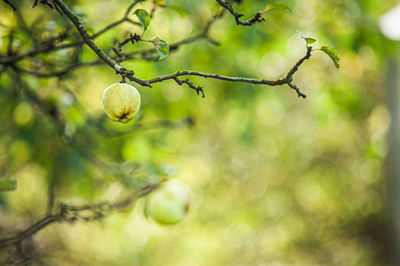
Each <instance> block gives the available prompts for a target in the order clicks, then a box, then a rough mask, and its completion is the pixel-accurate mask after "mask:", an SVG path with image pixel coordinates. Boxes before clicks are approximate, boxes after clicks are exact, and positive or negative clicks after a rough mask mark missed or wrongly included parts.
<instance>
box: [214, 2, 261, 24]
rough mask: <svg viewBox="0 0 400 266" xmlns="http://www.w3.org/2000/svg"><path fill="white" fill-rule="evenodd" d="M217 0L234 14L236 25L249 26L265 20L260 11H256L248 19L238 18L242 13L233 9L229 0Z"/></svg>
mask: <svg viewBox="0 0 400 266" xmlns="http://www.w3.org/2000/svg"><path fill="white" fill-rule="evenodd" d="M217 2H218V4H220V5H221V6H222V7H223V8H225V9H226V10H228V11H229V12H230V13H231V14H232V15H233V16H234V18H235V21H236V24H237V25H242V26H251V25H253V24H255V23H257V22H263V21H265V19H264V18H262V17H261V15H262V11H258V12H257V13H256V14H255V15H254V17H253V18H250V19H248V20H241V19H240V18H241V17H243V16H244V15H243V14H241V13H239V12H237V11H236V10H235V9H233V7H232V3H231V2H230V0H217Z"/></svg>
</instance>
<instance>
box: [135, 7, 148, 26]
mask: <svg viewBox="0 0 400 266" xmlns="http://www.w3.org/2000/svg"><path fill="white" fill-rule="evenodd" d="M134 14H135V15H136V17H137V18H138V20H139V22H140V24H142V26H143V27H144V29H145V30H146V29H147V27H149V25H150V15H149V13H147V11H146V10H144V9H137V10H136V11H135V13H134Z"/></svg>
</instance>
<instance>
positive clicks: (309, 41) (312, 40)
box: [304, 37, 317, 44]
mask: <svg viewBox="0 0 400 266" xmlns="http://www.w3.org/2000/svg"><path fill="white" fill-rule="evenodd" d="M304 40H306V43H307V44H310V43H314V42H316V41H317V40H316V39H314V38H309V37H305V38H304Z"/></svg>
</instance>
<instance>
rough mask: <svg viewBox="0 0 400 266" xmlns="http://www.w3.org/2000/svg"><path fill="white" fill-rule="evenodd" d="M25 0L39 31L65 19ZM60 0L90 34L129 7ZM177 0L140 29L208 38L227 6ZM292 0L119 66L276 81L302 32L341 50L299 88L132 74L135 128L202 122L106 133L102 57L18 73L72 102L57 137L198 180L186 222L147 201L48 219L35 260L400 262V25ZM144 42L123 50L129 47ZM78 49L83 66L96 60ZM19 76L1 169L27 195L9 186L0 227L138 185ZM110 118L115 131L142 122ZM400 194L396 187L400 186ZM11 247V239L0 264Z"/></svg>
mask: <svg viewBox="0 0 400 266" xmlns="http://www.w3.org/2000/svg"><path fill="white" fill-rule="evenodd" d="M31 2H32V1H25V5H21V7H23V14H24V16H26V19H27V21H28V22H29V24H31V23H40V25H41V26H43V25H45V27H46V28H47V31H46V32H44V33H43V34H44V35H46V34H48V35H51V34H56V33H57V32H59V31H61V30H62V29H63V28H64V27H65V25H66V24H68V23H69V22H68V20H66V19H65V18H64V19H63V18H60V15H58V14H57V13H56V12H55V11H50V9H49V8H46V7H45V6H38V7H36V8H35V9H32V8H31ZM65 2H66V3H67V4H68V5H69V6H73V10H74V11H75V12H77V13H78V14H79V15H80V17H81V18H82V20H83V21H84V22H85V26H86V27H87V28H88V29H89V30H91V32H94V31H96V30H98V29H101V28H102V27H104V26H105V25H108V24H109V23H111V22H113V21H115V20H117V19H119V18H120V17H121V16H122V15H123V14H124V12H125V9H126V8H127V6H128V5H129V3H130V1H92V0H91V1H67V0H66V1H65ZM171 2H172V3H173V4H174V5H176V6H178V7H179V9H177V8H175V9H173V8H170V9H169V8H166V9H161V8H160V9H158V10H156V12H155V14H154V17H153V18H152V20H151V23H150V27H149V30H148V32H146V33H145V36H144V37H146V38H151V37H153V36H158V37H160V38H162V39H163V40H166V41H167V42H168V43H173V42H175V41H179V40H181V39H183V38H185V37H188V36H192V35H195V34H197V33H199V32H201V30H202V28H203V27H204V25H205V24H206V23H207V20H208V19H209V18H210V17H211V16H212V15H214V14H215V13H216V12H217V11H218V10H219V8H218V5H217V4H216V3H215V1H212V0H207V1H201V0H197V1H194V0H192V1H184V0H171ZM283 2H285V3H286V4H287V5H288V6H289V7H290V8H291V10H292V12H291V13H290V12H287V11H282V10H275V11H271V13H268V14H267V15H265V18H266V21H265V22H264V23H259V24H256V25H254V26H252V27H239V26H236V25H235V23H234V19H233V17H232V16H231V15H230V14H226V15H225V16H224V17H223V18H222V19H221V20H219V21H217V22H216V23H215V24H214V25H213V26H212V29H211V32H210V36H211V38H212V39H214V40H216V41H218V42H220V43H221V45H220V46H214V45H212V44H211V43H209V42H207V41H206V40H199V41H197V42H195V43H192V44H188V45H185V46H182V47H181V48H179V49H178V51H177V52H174V53H171V54H170V56H169V57H168V58H166V59H165V60H163V61H160V62H147V61H142V60H132V61H128V62H124V63H123V64H122V65H123V66H125V67H127V68H130V69H134V71H135V74H136V75H137V76H139V77H141V78H152V77H156V76H158V75H162V74H167V73H171V72H174V71H177V70H184V69H190V70H198V71H203V72H210V73H219V74H225V75H232V76H243V77H255V78H265V79H277V78H279V77H283V76H285V75H286V73H287V71H288V70H289V69H290V68H291V67H292V66H293V64H294V63H295V62H296V61H297V60H298V59H299V58H300V57H302V56H303V55H304V54H305V45H304V40H302V39H301V38H300V35H299V34H298V33H297V31H296V30H299V31H301V32H302V33H303V34H305V35H306V36H308V37H313V38H315V39H317V43H316V44H315V45H314V44H313V45H314V47H315V48H318V47H320V46H322V45H328V46H331V47H335V48H336V49H337V50H338V51H339V54H340V57H341V61H340V64H341V68H340V69H339V70H337V69H336V68H335V66H334V64H333V63H332V61H331V60H330V59H329V57H327V56H326V55H325V54H324V53H322V52H320V51H315V52H314V53H313V56H312V58H311V59H310V60H308V61H307V62H306V63H305V64H304V65H303V66H302V67H301V69H300V70H299V71H298V72H297V73H296V75H295V78H294V80H295V83H296V84H298V85H299V86H300V88H301V89H302V91H303V92H304V93H305V94H307V96H308V97H307V98H306V99H301V98H298V97H297V95H296V93H295V92H294V91H293V90H291V89H290V88H289V87H286V86H281V87H267V86H260V85H249V84H245V83H229V82H226V81H217V80H212V79H204V78H199V77H193V78H191V80H192V81H193V82H194V83H195V84H197V85H201V86H203V87H204V91H205V98H201V97H199V96H197V95H196V92H195V91H194V90H192V89H190V88H188V87H187V86H179V85H177V84H176V83H175V82H174V81H166V82H163V83H159V84H155V85H154V87H153V88H152V89H149V88H145V87H140V86H139V85H137V87H138V89H139V91H140V93H141V95H142V101H143V102H142V109H141V114H140V116H141V121H140V122H143V123H145V122H149V121H154V120H158V119H170V120H179V119H182V118H184V117H187V116H192V117H194V119H195V121H196V123H195V125H194V126H191V127H190V126H189V127H182V128H178V129H170V128H161V129H152V130H138V131H134V132H132V133H129V134H125V135H122V136H113V137H110V136H104V135H103V134H102V133H104V132H100V131H99V130H98V129H97V128H95V127H93V126H92V125H91V124H90V123H88V121H89V120H90V119H92V118H99V117H103V118H105V114H104V112H103V110H102V106H101V96H102V93H103V90H104V89H105V88H106V87H107V86H109V85H110V84H112V83H115V82H119V81H120V78H119V77H118V76H117V75H115V72H114V71H113V70H112V69H110V68H109V67H108V66H91V67H85V68H80V69H78V70H76V71H75V72H74V73H73V74H72V75H70V76H69V77H68V78H66V79H63V80H61V81H58V80H57V79H55V78H50V79H40V78H37V77H35V76H32V75H24V76H23V79H24V80H25V82H26V84H28V85H29V89H31V90H35V91H36V92H37V93H38V94H39V95H40V96H41V97H43V98H45V99H48V100H50V101H52V102H54V103H55V104H56V105H57V106H58V107H59V108H60V109H61V110H62V112H63V115H65V117H66V126H65V128H66V129H65V136H64V138H66V137H67V138H68V137H73V136H75V135H76V136H79V134H83V135H85V136H90V137H89V138H87V137H86V138H85V139H84V140H85V141H86V142H87V147H86V148H85V149H90V150H91V151H92V152H93V153H94V154H95V155H96V156H97V157H98V158H100V160H101V161H102V162H104V163H105V165H108V166H109V167H110V168H112V167H120V168H123V166H124V165H129V164H130V163H133V162H135V163H140V164H145V165H153V164H159V165H163V166H165V167H166V168H167V169H169V170H170V172H171V173H172V176H171V178H175V179H179V180H181V181H183V182H185V183H186V184H188V186H189V187H190V188H191V190H192V192H193V200H192V204H191V209H190V212H189V214H188V216H187V217H186V219H185V220H184V221H183V222H182V223H180V224H177V225H173V226H160V225H158V224H156V223H155V222H153V221H151V220H148V219H146V217H145V216H144V214H143V206H144V200H145V199H141V200H139V201H138V202H137V203H136V204H135V206H132V207H131V208H128V209H126V210H124V211H122V212H116V213H112V214H109V215H107V217H106V218H104V219H103V220H101V221H96V222H76V223H72V224H70V223H58V224H53V225H50V226H48V227H46V228H45V229H43V230H41V231H40V232H38V233H37V234H36V235H35V236H34V238H33V240H34V242H33V244H32V256H33V257H34V258H35V260H34V261H36V263H38V265H41V264H43V265H180V266H195V265H199V266H203V265H396V263H395V260H392V257H393V254H395V253H396V250H398V249H399V248H400V247H399V246H396V243H395V238H392V236H393V234H392V233H391V232H392V231H395V229H394V228H395V226H394V225H393V224H392V223H390V217H392V216H395V211H394V210H393V209H392V208H391V207H390V206H391V205H390V204H389V202H390V200H389V198H390V196H388V195H389V194H388V193H387V191H388V189H387V188H388V186H389V185H388V182H387V180H388V175H389V174H388V173H391V171H390V169H389V168H390V167H391V165H392V164H390V163H387V162H388V161H392V162H396V160H397V161H398V158H390V154H391V153H390V152H389V150H390V149H391V148H395V147H391V145H390V143H389V142H388V136H389V132H390V126H391V124H392V123H391V122H392V120H393V119H394V118H396V117H397V119H398V118H399V115H398V114H395V115H394V114H393V110H392V109H391V107H390V105H388V99H390V98H391V97H393V95H396V94H395V93H394V94H393V92H390V90H388V86H387V84H389V83H390V80H388V76H389V77H390V75H387V70H388V69H390V68H389V67H388V64H389V62H392V66H393V64H394V65H396V59H395V58H396V57H395V55H396V54H397V55H398V53H399V52H398V42H396V41H394V40H390V39H389V38H387V37H385V35H383V33H382V31H383V32H385V34H386V35H387V36H388V37H390V38H392V39H396V38H399V36H398V28H399V24H397V25H396V26H395V27H393V26H390V25H391V24H390V23H389V22H387V20H388V19H386V20H385V19H383V18H381V16H382V15H383V14H385V13H386V12H388V11H389V10H390V9H392V8H394V7H395V5H396V3H397V1H394V0H387V1H380V0H330V1H319V0H298V1H295V0H286V1H283ZM265 4H266V3H265V1H247V0H246V1H243V3H242V4H241V5H240V6H235V7H236V8H237V9H238V10H240V12H243V13H244V14H248V15H250V14H254V13H255V12H257V11H258V10H261V9H263V8H264V6H265ZM151 7H152V4H151V1H146V2H144V3H141V4H139V5H138V8H144V9H146V10H148V11H150V9H151ZM177 10H178V11H179V12H178V11H177ZM182 10H183V11H182ZM0 14H1V16H0V36H1V37H0V47H1V52H2V53H4V52H5V50H6V45H7V42H8V33H9V28H10V27H13V26H15V25H16V24H17V20H16V17H15V14H14V13H13V12H12V10H11V9H10V8H9V7H8V6H7V5H5V4H3V3H0ZM38 17H40V18H41V20H40V22H37V18H38ZM132 18H133V19H134V17H133V16H132ZM385 21H386V22H385ZM387 23H389V26H387V25H388V24H387ZM379 25H381V27H380V26H379ZM385 25H386V26H385ZM391 28H392V29H394V32H393V30H391ZM396 30H397V31H396ZM141 31H142V29H141V28H140V27H135V26H133V25H131V24H122V25H121V26H119V27H118V28H116V29H115V30H113V31H110V32H108V33H107V34H105V35H102V36H101V37H99V38H98V39H96V43H97V44H98V45H99V46H100V47H102V48H103V49H105V50H107V49H108V48H109V47H111V46H113V44H115V40H118V41H120V40H122V39H124V38H126V36H127V34H128V33H129V32H132V33H134V32H137V33H141ZM388 32H389V33H388ZM396 34H397V35H396ZM396 36H397V37H396ZM14 38H15V39H17V40H19V41H18V42H17V43H18V45H19V49H22V50H24V49H25V50H26V49H29V48H30V47H31V45H32V44H31V43H29V42H28V41H27V40H26V39H24V38H26V37H24V36H23V35H22V34H21V33H19V32H18V31H17V32H16V34H15V36H14ZM148 47H149V44H148V43H143V44H142V43H140V44H135V45H127V46H125V47H124V52H128V51H135V50H136V49H139V48H148ZM84 49H85V52H84V56H83V60H91V59H96V55H95V54H94V53H93V52H92V51H91V50H90V49H89V48H88V47H85V48H84ZM396 49H397V53H396ZM69 53H71V51H70V50H68V49H65V50H60V51H56V52H54V53H50V54H47V55H43V57H46V58H49V57H53V58H54V59H55V60H59V59H62V58H64V57H66V56H67V57H68V55H69ZM397 58H398V56H397ZM398 64H399V63H397V65H398ZM27 67H29V65H27ZM397 73H399V72H397ZM397 75H398V74H397ZM394 77H396V75H394ZM14 85H15V80H14V79H13V76H12V72H11V71H10V72H3V73H1V74H0V121H1V126H0V175H12V176H15V178H16V179H17V181H18V189H17V190H15V191H13V192H3V193H0V236H3V235H5V234H6V233H7V234H8V233H9V232H13V231H16V230H18V229H23V228H26V227H27V226H29V225H30V224H31V223H33V222H34V221H36V220H37V219H38V218H39V217H41V216H42V215H43V214H44V212H45V211H46V204H47V194H48V187H49V186H54V188H55V195H56V200H57V201H58V202H59V201H63V202H67V203H82V202H94V201H98V200H107V201H114V200H117V199H119V198H120V197H121V195H125V194H126V193H128V192H129V191H130V190H131V189H132V188H131V187H129V186H127V185H126V184H125V185H124V184H123V183H124V182H121V181H120V180H118V178H116V177H115V175H113V174H112V171H111V170H110V169H107V167H106V169H105V168H104V167H105V166H104V164H102V165H101V166H99V165H98V164H96V163H95V162H93V161H92V160H88V159H87V158H85V157H84V156H83V155H82V154H81V153H79V152H78V151H76V150H75V149H74V148H72V147H70V146H68V145H67V144H65V143H64V142H63V141H62V140H60V138H59V137H58V136H57V132H56V130H55V129H54V126H53V125H52V122H51V120H50V119H48V118H47V117H46V116H44V115H43V114H41V113H40V112H38V110H37V108H35V107H34V106H32V105H31V103H30V102H29V101H27V99H26V98H25V97H24V96H23V95H19V94H15V92H14V90H13V89H12V88H13V86H14ZM132 85H135V84H133V83H132ZM135 86H136V85H135ZM394 88H396V87H394ZM397 90H398V88H397ZM102 121H104V122H103V124H104V126H105V127H106V128H108V129H110V130H126V129H128V128H132V127H133V126H134V124H135V123H137V121H136V120H134V121H132V122H130V123H128V124H118V123H115V122H112V121H108V120H107V119H104V120H102ZM149 167H151V166H149ZM397 177H398V176H397ZM396 190H397V193H400V187H398V188H394V189H393V191H396ZM397 214H398V213H397ZM392 227H393V228H392ZM7 254H8V253H7V251H3V252H2V253H0V258H6V257H7ZM397 262H399V261H397ZM399 263H400V262H399ZM0 264H1V259H0ZM34 265H35V264H34Z"/></svg>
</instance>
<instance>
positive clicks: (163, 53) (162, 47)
mask: <svg viewBox="0 0 400 266" xmlns="http://www.w3.org/2000/svg"><path fill="white" fill-rule="evenodd" d="M155 47H156V50H157V53H158V55H159V58H158V60H163V59H164V58H166V57H167V56H168V54H169V45H168V43H167V42H166V41H163V40H160V41H159V43H158V44H157V45H155Z"/></svg>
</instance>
